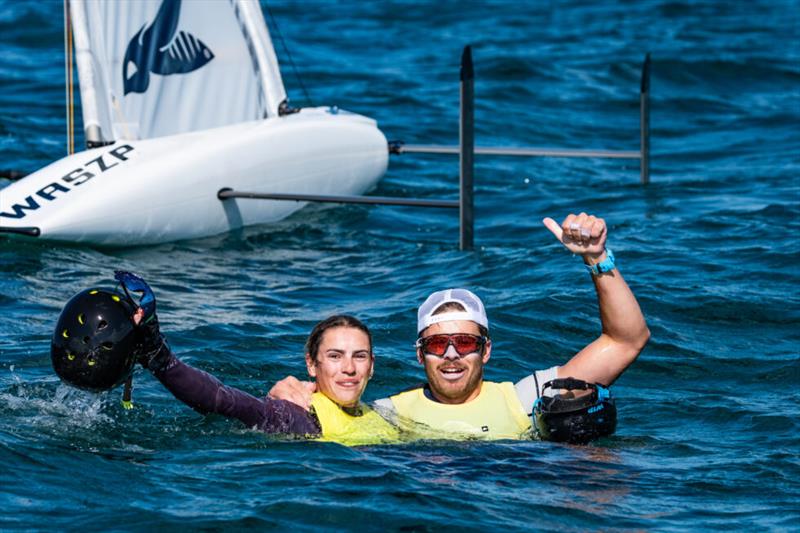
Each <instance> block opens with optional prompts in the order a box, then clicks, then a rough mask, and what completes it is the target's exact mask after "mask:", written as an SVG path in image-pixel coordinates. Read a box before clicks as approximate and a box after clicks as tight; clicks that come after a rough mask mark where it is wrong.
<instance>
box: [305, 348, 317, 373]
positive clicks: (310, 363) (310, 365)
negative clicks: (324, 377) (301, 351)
mask: <svg viewBox="0 0 800 533" xmlns="http://www.w3.org/2000/svg"><path fill="white" fill-rule="evenodd" d="M306 370H308V375H309V376H311V377H312V378H315V377H317V364H316V363H315V362H314V360H313V359H311V354H310V353H307V354H306Z"/></svg>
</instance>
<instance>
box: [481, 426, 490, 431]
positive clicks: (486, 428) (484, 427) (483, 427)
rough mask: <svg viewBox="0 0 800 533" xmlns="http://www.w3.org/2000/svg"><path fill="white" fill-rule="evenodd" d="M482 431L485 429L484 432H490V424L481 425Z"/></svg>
mask: <svg viewBox="0 0 800 533" xmlns="http://www.w3.org/2000/svg"><path fill="white" fill-rule="evenodd" d="M481 431H483V432H484V433H488V432H489V426H481Z"/></svg>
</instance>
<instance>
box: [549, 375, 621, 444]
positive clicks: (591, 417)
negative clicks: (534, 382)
mask: <svg viewBox="0 0 800 533" xmlns="http://www.w3.org/2000/svg"><path fill="white" fill-rule="evenodd" d="M548 388H549V389H553V390H556V389H561V390H563V391H565V392H563V393H561V394H556V395H555V396H545V395H544V394H542V396H541V397H540V398H539V399H537V400H536V402H535V403H534V405H533V425H534V428H535V429H536V432H537V433H538V435H539V436H540V437H541V438H542V439H544V440H549V441H555V442H569V443H571V444H586V443H587V442H589V441H592V440H594V439H597V438H599V437H605V436H607V435H611V434H612V433H614V430H615V429H616V428H617V407H616V405H615V402H614V399H613V398H612V397H611V393H609V391H608V389H607V388H605V387H603V386H602V385H598V384H596V383H587V382H585V381H582V380H580V379H574V378H566V379H554V380H552V381H548V382H547V383H545V384H544V387H543V389H542V392H543V393H544V390H545V389H548ZM573 391H586V392H585V393H583V394H580V393H578V394H575V393H574V392H573Z"/></svg>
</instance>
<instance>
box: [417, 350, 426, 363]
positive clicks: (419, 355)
mask: <svg viewBox="0 0 800 533" xmlns="http://www.w3.org/2000/svg"><path fill="white" fill-rule="evenodd" d="M417 361H419V364H421V365H423V366H424V365H425V356H424V355H423V354H422V348H417Z"/></svg>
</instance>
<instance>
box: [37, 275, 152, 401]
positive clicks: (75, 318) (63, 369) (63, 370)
mask: <svg viewBox="0 0 800 533" xmlns="http://www.w3.org/2000/svg"><path fill="white" fill-rule="evenodd" d="M134 311H135V307H134V306H133V304H132V303H131V302H130V301H129V300H128V299H127V298H126V297H125V296H123V295H121V294H118V293H116V292H112V291H108V290H103V289H86V290H84V291H81V292H79V293H78V294H76V295H75V296H74V297H73V298H72V299H71V300H70V301H69V302H67V305H65V306H64V309H63V310H62V311H61V316H60V317H59V318H58V323H57V325H56V330H55V332H54V333H53V342H52V344H51V347H50V356H51V358H52V361H53V369H55V371H56V374H58V376H59V377H60V378H61V379H62V380H63V381H65V382H66V383H68V384H70V385H72V386H74V387H78V388H80V389H86V390H90V391H94V392H100V391H104V390H108V389H112V388H114V387H116V386H117V385H119V384H121V383H122V382H123V381H125V380H126V379H127V378H128V377H129V376H130V375H131V373H132V372H133V367H134V364H135V362H136V354H135V352H136V350H137V344H138V337H139V334H138V331H137V330H136V329H135V327H134V324H133V320H132V315H133V313H134Z"/></svg>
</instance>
